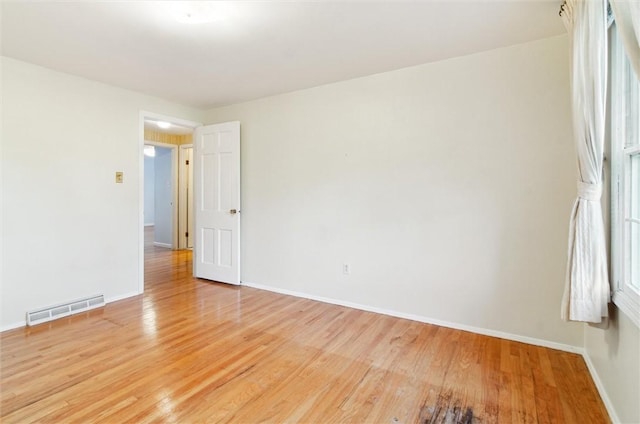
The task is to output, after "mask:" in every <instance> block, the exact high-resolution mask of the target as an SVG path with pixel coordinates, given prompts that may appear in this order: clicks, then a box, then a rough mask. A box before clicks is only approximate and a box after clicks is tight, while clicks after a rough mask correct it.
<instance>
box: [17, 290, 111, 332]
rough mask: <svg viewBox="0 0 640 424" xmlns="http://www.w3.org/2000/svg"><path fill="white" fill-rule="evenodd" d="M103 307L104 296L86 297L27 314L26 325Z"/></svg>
mask: <svg viewBox="0 0 640 424" xmlns="http://www.w3.org/2000/svg"><path fill="white" fill-rule="evenodd" d="M101 306H104V295H102V294H101V295H98V296H92V297H87V298H86V299H80V300H76V301H75V302H70V303H64V304H62V305H56V306H51V307H49V308H44V309H38V310H37V311H31V312H27V325H36V324H40V323H43V322H47V321H52V320H54V319H58V318H62V317H66V316H68V315H72V314H77V313H80V312H84V311H88V310H89V309H95V308H99V307H101Z"/></svg>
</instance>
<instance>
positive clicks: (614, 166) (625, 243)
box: [609, 22, 640, 327]
mask: <svg viewBox="0 0 640 424" xmlns="http://www.w3.org/2000/svg"><path fill="white" fill-rule="evenodd" d="M609 31H610V32H609V34H610V38H611V40H610V41H611V43H610V46H611V50H610V51H611V56H610V67H609V68H610V72H611V90H610V93H611V119H610V122H611V177H612V178H611V203H612V204H611V241H612V243H611V253H612V255H611V266H612V276H613V286H614V287H613V289H614V294H613V301H614V303H615V304H616V305H618V307H619V308H620V309H621V310H622V311H623V312H625V313H626V314H627V315H628V316H629V317H630V318H631V319H632V320H633V321H634V322H635V323H636V325H637V326H639V327H640V83H638V77H637V76H636V75H635V73H634V71H633V69H632V68H631V64H630V63H629V60H628V58H627V56H626V54H625V52H624V47H623V46H622V40H621V39H620V37H619V36H618V33H617V30H616V25H615V22H614V23H613V24H612V25H611V27H610V29H609Z"/></svg>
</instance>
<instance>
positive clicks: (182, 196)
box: [178, 143, 194, 249]
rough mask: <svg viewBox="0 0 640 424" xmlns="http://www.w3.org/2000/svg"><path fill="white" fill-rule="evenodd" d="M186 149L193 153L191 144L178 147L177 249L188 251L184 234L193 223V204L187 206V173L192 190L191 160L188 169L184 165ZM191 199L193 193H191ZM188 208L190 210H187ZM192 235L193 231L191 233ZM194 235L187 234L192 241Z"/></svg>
mask: <svg viewBox="0 0 640 424" xmlns="http://www.w3.org/2000/svg"><path fill="white" fill-rule="evenodd" d="M186 149H191V151H192V152H193V143H188V144H181V145H180V146H178V249H188V248H189V247H188V242H187V238H186V237H185V235H184V234H185V232H188V231H189V228H188V223H189V222H193V216H194V214H193V203H191V205H189V196H188V185H189V174H188V173H189V172H190V173H191V179H192V188H193V158H192V160H191V163H189V165H188V166H189V167H188V168H187V165H186V164H185V161H186V159H187V156H186ZM191 196H192V199H193V193H191ZM188 206H190V207H191V208H190V209H189V208H188ZM192 233H193V231H192ZM193 236H194V234H189V238H191V240H193Z"/></svg>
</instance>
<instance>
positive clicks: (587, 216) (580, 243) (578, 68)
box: [561, 0, 610, 323]
mask: <svg viewBox="0 0 640 424" xmlns="http://www.w3.org/2000/svg"><path fill="white" fill-rule="evenodd" d="M606 16H607V13H606V1H605V0H567V1H566V5H565V6H564V8H563V12H562V18H563V20H564V23H565V26H566V27H567V31H568V33H569V40H570V48H571V96H572V110H573V133H574V141H575V145H576V152H577V155H578V196H577V199H576V201H575V204H574V206H573V211H572V212H571V221H570V224H569V249H568V263H567V277H566V283H565V291H564V296H563V299H562V312H561V316H562V318H563V319H565V320H572V321H585V322H594V323H598V322H601V321H602V318H603V317H606V316H607V314H608V313H607V304H608V302H609V290H610V289H609V277H608V273H607V253H606V244H605V235H604V234H605V232H604V223H603V219H602V209H601V205H600V198H601V195H602V162H603V154H604V152H603V150H604V132H605V102H606V87H607V19H606Z"/></svg>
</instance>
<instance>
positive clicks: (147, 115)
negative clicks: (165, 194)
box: [137, 110, 202, 294]
mask: <svg viewBox="0 0 640 424" xmlns="http://www.w3.org/2000/svg"><path fill="white" fill-rule="evenodd" d="M145 119H151V120H155V121H165V122H170V123H172V124H176V125H180V126H183V127H189V128H192V129H193V130H195V129H196V128H197V127H199V126H202V123H201V122H196V121H189V120H187V119H182V118H176V117H174V116H169V115H163V114H160V113H155V112H150V111H146V110H141V111H140V112H139V115H138V181H139V184H138V293H137V294H142V293H144V145H145V144H153V143H151V142H148V143H145V139H144V121H145ZM161 144H162V143H161ZM162 147H166V146H162ZM175 147H178V146H177V145H176V146H175ZM176 156H177V155H176ZM176 160H177V158H176ZM172 168H173V167H172ZM175 169H176V171H177V168H175ZM175 185H176V186H177V184H175ZM176 198H177V196H176ZM176 206H177V205H176V202H174V207H176ZM176 212H177V210H176ZM174 219H177V213H175V214H174ZM177 227H178V225H177V223H176V224H175V226H174V233H175V232H176V231H177ZM175 245H176V244H174V246H175Z"/></svg>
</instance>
